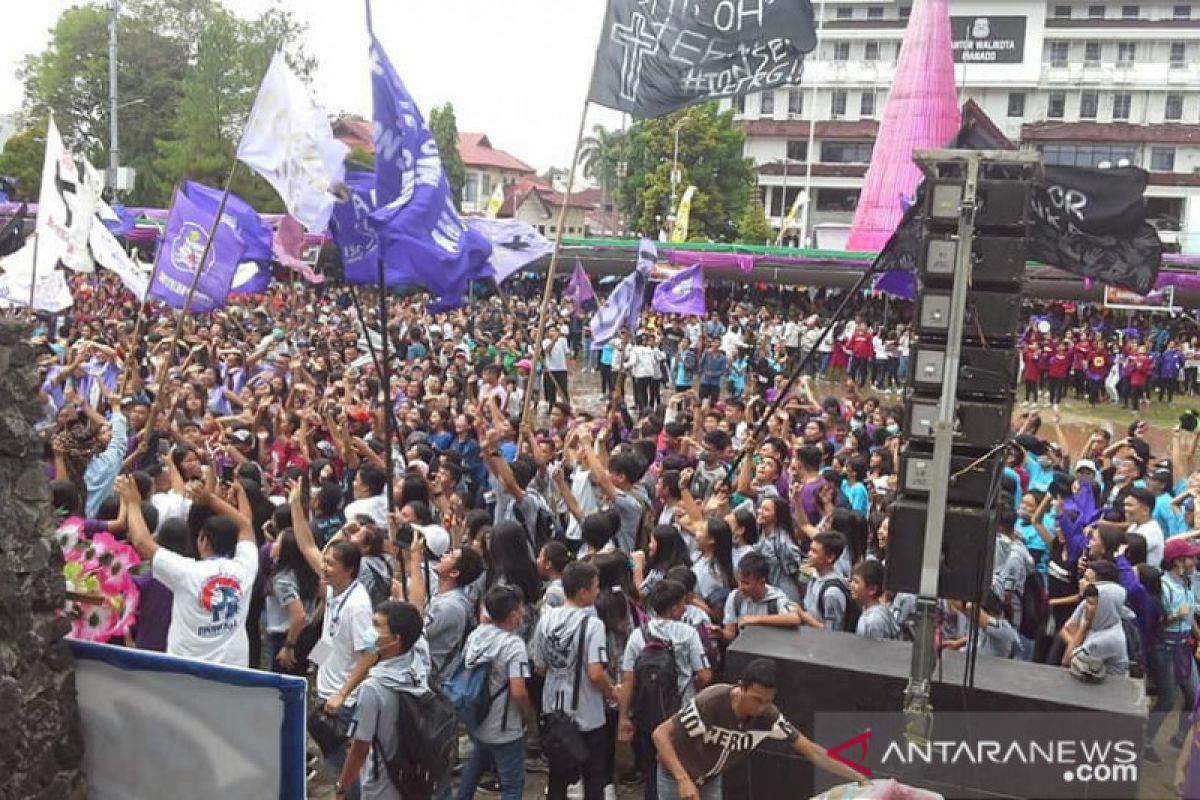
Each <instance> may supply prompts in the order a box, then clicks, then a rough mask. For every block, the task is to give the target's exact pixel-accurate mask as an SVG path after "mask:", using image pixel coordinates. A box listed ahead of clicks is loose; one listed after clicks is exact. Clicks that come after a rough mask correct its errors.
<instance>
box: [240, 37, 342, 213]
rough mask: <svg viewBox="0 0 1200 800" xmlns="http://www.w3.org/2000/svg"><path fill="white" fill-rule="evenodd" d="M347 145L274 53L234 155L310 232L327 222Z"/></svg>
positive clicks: (280, 57)
mask: <svg viewBox="0 0 1200 800" xmlns="http://www.w3.org/2000/svg"><path fill="white" fill-rule="evenodd" d="M347 152H348V148H347V147H346V145H345V144H343V143H342V142H339V141H338V140H337V139H335V138H333V129H332V128H331V127H330V125H329V119H328V118H327V117H326V116H325V112H324V111H323V110H322V109H321V106H320V105H318V104H317V102H316V100H315V99H314V98H313V96H312V93H311V92H310V91H309V89H308V87H307V86H305V85H304V82H303V81H301V80H300V78H299V77H297V76H296V74H295V73H294V72H292V70H291V68H290V67H289V66H288V64H287V60H286V59H285V58H284V57H283V53H282V52H278V51H277V52H276V53H275V56H274V58H272V59H271V66H270V67H269V68H268V69H267V73H266V75H264V76H263V80H262V85H261V87H260V88H259V90H258V97H257V98H256V99H255V101H254V108H253V109H251V111H250V118H249V119H248V120H247V122H246V130H245V132H244V133H243V134H242V141H241V143H240V144H239V145H238V151H237V157H238V159H240V160H241V161H242V163H243V164H245V165H246V166H248V167H250V168H251V169H252V170H254V171H255V172H257V173H258V174H259V175H260V176H262V178H263V180H265V181H266V182H267V183H269V184H271V186H272V187H274V189H275V191H276V192H278V193H279V196H280V198H282V199H283V202H284V205H286V206H287V210H288V213H289V214H291V215H292V216H293V217H295V218H296V219H297V220H299V221H300V223H301V224H303V225H304V227H305V228H307V229H308V230H310V231H314V232H318V233H319V232H321V231H324V230H325V229H326V228H327V227H328V226H329V215H330V214H331V213H333V205H334V203H336V202H337V198H336V197H335V196H334V195H333V191H332V189H333V187H334V186H336V185H338V184H339V183H341V182H342V180H343V178H344V177H345V173H346V168H345V165H344V161H345V158H346V153H347Z"/></svg>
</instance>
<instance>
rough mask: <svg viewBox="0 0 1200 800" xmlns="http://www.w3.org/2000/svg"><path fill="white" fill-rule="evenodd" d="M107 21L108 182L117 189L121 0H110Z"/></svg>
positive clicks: (119, 139) (119, 133)
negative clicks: (118, 37)
mask: <svg viewBox="0 0 1200 800" xmlns="http://www.w3.org/2000/svg"><path fill="white" fill-rule="evenodd" d="M110 11H111V14H110V17H109V22H108V104H109V105H108V172H109V176H108V184H109V187H110V188H111V189H112V191H113V193H114V194H115V193H116V191H117V170H118V169H119V168H120V166H121V123H120V120H119V119H118V113H119V109H118V106H119V101H120V97H119V94H118V86H117V70H118V68H119V65H118V58H117V56H118V48H117V21H118V20H119V19H120V16H121V0H112V5H111V6H110Z"/></svg>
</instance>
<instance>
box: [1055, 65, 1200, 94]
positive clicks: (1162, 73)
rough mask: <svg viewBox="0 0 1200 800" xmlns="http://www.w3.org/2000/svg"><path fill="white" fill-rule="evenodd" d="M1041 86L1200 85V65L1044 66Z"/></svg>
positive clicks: (1125, 86) (1133, 86)
mask: <svg viewBox="0 0 1200 800" xmlns="http://www.w3.org/2000/svg"><path fill="white" fill-rule="evenodd" d="M1041 83H1042V85H1046V86H1080V85H1085V86H1097V87H1104V86H1111V87H1113V88H1143V89H1159V88H1162V87H1163V86H1164V85H1168V86H1189V85H1197V84H1200V65H1197V64H1189V65H1187V66H1183V67H1172V66H1170V65H1169V64H1166V63H1163V62H1154V61H1144V62H1143V61H1136V62H1133V63H1122V62H1115V61H1101V62H1069V63H1067V64H1043V66H1042V72H1041Z"/></svg>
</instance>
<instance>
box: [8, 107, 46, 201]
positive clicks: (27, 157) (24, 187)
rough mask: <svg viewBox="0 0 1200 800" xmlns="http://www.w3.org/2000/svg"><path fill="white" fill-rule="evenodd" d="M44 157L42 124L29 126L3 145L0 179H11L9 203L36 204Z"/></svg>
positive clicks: (44, 124) (43, 126)
mask: <svg viewBox="0 0 1200 800" xmlns="http://www.w3.org/2000/svg"><path fill="white" fill-rule="evenodd" d="M45 155H46V123H45V122H39V123H36V124H30V125H29V126H27V127H26V128H25V129H24V130H22V131H21V132H20V133H18V134H16V135H15V136H13V137H11V138H10V139H9V140H8V142H7V143H5V145H4V151H3V152H0V175H6V176H8V177H10V178H12V179H13V184H14V189H15V190H16V191H15V192H14V194H13V196H12V197H11V198H9V199H11V200H28V201H30V202H33V203H36V202H37V198H38V190H39V188H40V187H41V183H42V161H43V159H44V158H45Z"/></svg>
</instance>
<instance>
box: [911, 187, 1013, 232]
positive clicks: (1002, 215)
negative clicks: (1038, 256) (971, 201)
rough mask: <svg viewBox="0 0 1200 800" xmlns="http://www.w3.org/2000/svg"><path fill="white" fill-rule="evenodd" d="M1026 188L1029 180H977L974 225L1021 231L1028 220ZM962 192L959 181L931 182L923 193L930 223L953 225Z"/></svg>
mask: <svg viewBox="0 0 1200 800" xmlns="http://www.w3.org/2000/svg"><path fill="white" fill-rule="evenodd" d="M1029 187H1030V183H1029V181H1023V180H987V179H984V180H980V181H979V183H978V184H976V192H975V197H976V201H975V202H976V205H977V207H978V210H977V211H976V212H975V227H976V228H977V229H990V230H994V231H996V230H1007V231H1012V232H1014V233H1023V231H1024V229H1025V224H1026V222H1027V220H1028V219H1029ZM962 195H963V182H962V181H961V180H938V181H935V182H934V184H933V187H932V190H931V191H930V192H928V194H927V197H928V198H929V200H928V205H927V210H928V213H929V219H930V222H931V223H933V224H935V225H939V226H947V225H950V224H955V225H957V224H958V216H959V209H960V207H961V205H962Z"/></svg>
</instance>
